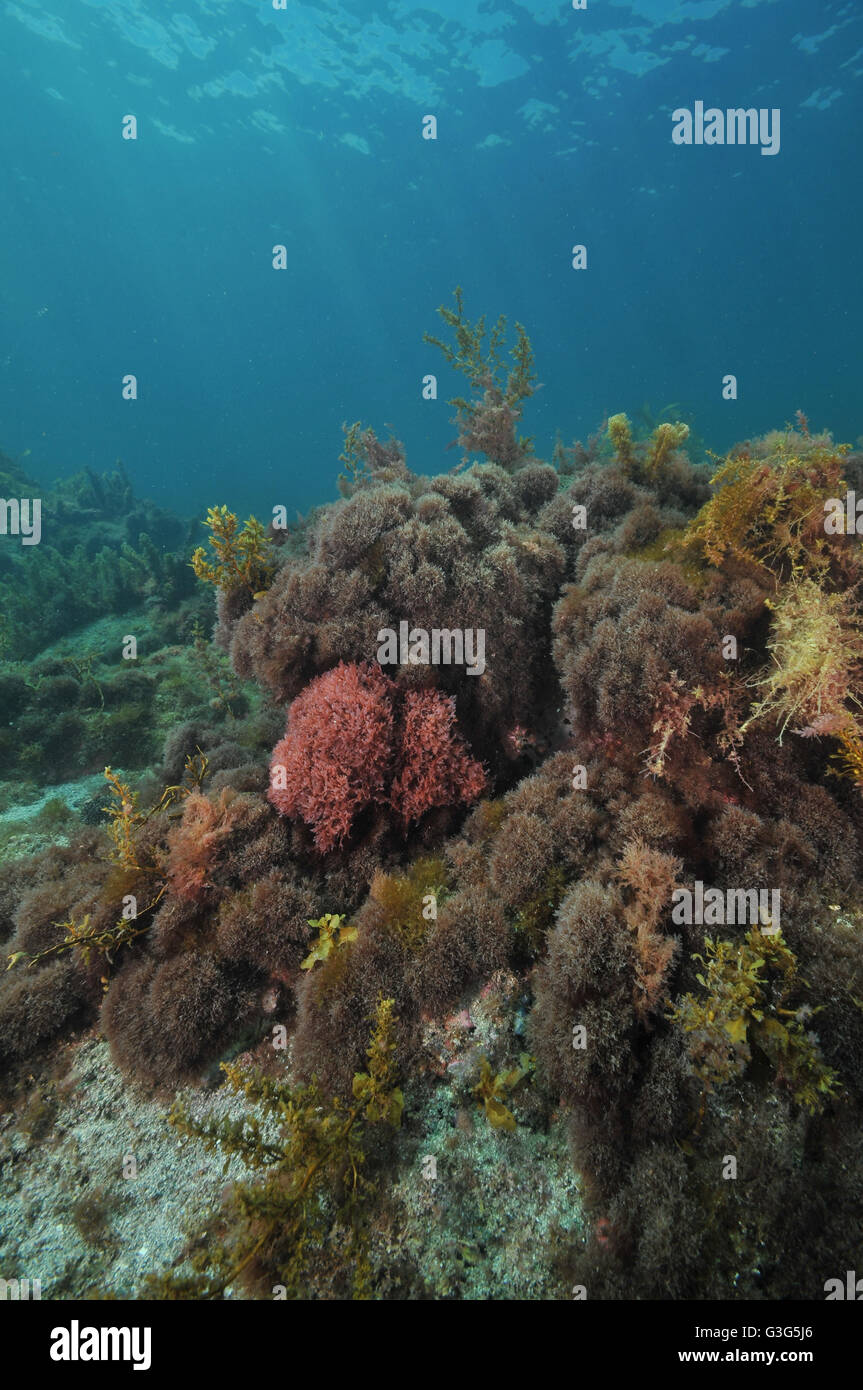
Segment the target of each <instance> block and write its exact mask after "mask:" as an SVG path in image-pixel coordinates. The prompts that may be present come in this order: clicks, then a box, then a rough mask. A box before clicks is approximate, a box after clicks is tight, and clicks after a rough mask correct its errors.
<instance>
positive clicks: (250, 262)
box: [0, 0, 863, 514]
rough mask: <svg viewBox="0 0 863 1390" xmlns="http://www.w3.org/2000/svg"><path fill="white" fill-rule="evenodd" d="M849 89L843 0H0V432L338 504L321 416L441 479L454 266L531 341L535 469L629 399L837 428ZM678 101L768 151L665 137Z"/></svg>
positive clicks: (844, 324) (45, 475) (729, 435)
mask: <svg viewBox="0 0 863 1390" xmlns="http://www.w3.org/2000/svg"><path fill="white" fill-rule="evenodd" d="M861 78H863V6H861V5H860V4H859V3H819V4H817V5H815V4H812V3H803V0H780V2H779V3H770V0H766V3H759V0H750V3H738V2H736V0H681V3H674V2H673V0H631V3H623V2H622V0H588V7H587V9H586V11H581V12H578V11H573V10H572V9H571V8H569V7H568V5H567V4H566V3H565V2H564V0H523V3H510V4H496V5H493V6H492V5H490V4H487V3H484V0H443V2H442V3H440V2H439V3H437V4H414V3H412V2H411V0H395V2H394V3H384V2H383V0H382V2H381V3H379V4H377V3H375V4H373V3H372V0H365V3H362V2H361V0H354V3H351V4H335V3H332V2H331V0H320V3H318V4H315V5H312V4H305V3H301V0H289V4H288V9H287V11H278V12H277V11H274V10H273V8H272V3H271V0H197V2H196V0H184V3H183V8H182V10H179V9H177V7H176V6H175V5H174V4H172V3H168V0H63V3H62V5H61V6H56V7H51V6H48V5H46V4H45V0H8V2H7V0H0V114H2V119H0V163H1V164H2V170H3V174H2V186H3V194H2V198H0V266H2V270H0V448H2V449H4V450H5V451H6V452H7V453H10V454H13V455H16V454H23V453H24V451H26V450H30V451H31V453H30V454H29V456H28V457H27V459H26V464H27V467H28V468H29V470H30V471H31V472H32V473H34V474H35V475H36V476H37V477H39V478H42V479H43V480H48V479H50V478H52V477H54V476H58V475H64V474H67V473H70V472H72V471H74V470H75V469H77V468H79V467H80V466H82V465H83V464H88V465H90V466H93V467H96V468H98V469H104V468H107V467H109V466H111V465H112V464H113V462H114V460H115V459H116V458H117V457H122V459H123V460H124V461H125V463H126V465H127V467H128V469H129V471H130V473H131V476H132V478H133V480H134V483H135V487H136V490H137V491H138V492H139V493H143V494H147V495H150V496H152V497H154V498H156V499H157V500H158V501H159V502H161V503H162V504H163V505H170V506H172V507H174V508H176V509H179V510H181V511H184V512H192V511H195V510H200V509H202V508H203V507H205V506H206V505H208V504H210V503H214V502H222V501H225V502H228V503H229V504H230V505H231V506H232V507H235V508H240V509H243V508H247V509H251V508H256V509H257V510H258V511H259V512H260V513H262V514H263V513H265V512H269V510H270V509H271V507H272V506H273V504H274V503H275V502H284V503H285V504H287V505H288V506H289V508H296V509H299V510H305V509H307V508H308V507H309V506H310V505H312V504H314V503H316V502H322V501H325V500H328V499H330V498H331V497H332V496H333V495H334V492H335V478H336V475H337V473H338V471H339V464H338V454H339V451H340V448H341V432H340V426H341V423H342V421H345V420H346V421H352V420H355V419H358V418H360V419H362V421H363V422H364V423H366V424H373V425H375V426H376V427H377V428H378V429H379V430H380V431H382V432H383V429H384V425H385V424H390V425H392V427H393V429H394V430H395V432H396V433H397V434H398V435H399V436H400V437H401V438H403V439H404V441H405V443H406V445H407V451H408V462H409V464H410V465H411V466H412V467H413V468H414V469H415V470H417V471H423V472H436V471H440V470H441V468H446V467H449V466H451V465H452V464H453V463H455V462H456V461H457V454H456V453H455V452H449V453H448V452H447V444H448V443H449V442H450V440H451V439H452V438H453V436H454V433H455V430H454V428H453V427H452V425H451V424H450V422H449V420H450V416H451V414H452V411H451V409H450V408H449V407H448V406H447V404H446V398H447V397H448V396H450V395H452V394H458V389H459V388H460V387H461V384H462V383H461V382H460V381H458V380H456V379H455V378H454V377H453V375H452V374H451V373H450V372H449V371H448V370H447V369H446V367H445V365H444V364H443V362H442V360H440V359H439V358H438V356H437V354H435V353H434V351H433V350H432V349H431V348H429V347H428V346H426V345H424V344H423V342H422V333H423V330H425V329H431V330H434V329H435V327H436V320H435V312H434V311H435V308H436V306H437V305H438V304H440V303H441V302H444V301H447V300H448V299H449V297H450V294H451V291H452V289H453V287H454V286H455V285H456V284H457V283H458V284H461V285H462V286H463V287H464V290H465V297H466V306H467V309H468V312H469V314H470V315H471V316H476V315H478V314H479V313H481V312H486V313H487V314H489V315H490V316H492V317H495V316H496V315H497V314H498V313H501V312H502V313H506V314H507V315H509V316H510V319H511V320H515V319H519V320H521V321H523V322H524V324H525V325H526V326H527V328H528V330H529V332H530V335H531V337H532V340H533V345H534V349H535V353H536V358H537V364H538V369H539V377H540V380H541V381H542V382H543V389H542V390H541V391H540V392H539V393H538V395H537V396H536V397H535V398H534V399H533V400H532V401H531V402H530V404H529V406H528V409H527V413H526V417H525V422H524V426H525V428H526V430H527V432H529V433H531V434H533V435H534V436H535V438H536V446H537V450H538V452H539V453H540V454H541V455H543V456H546V457H547V456H548V455H549V454H550V451H551V447H552V444H553V441H554V435H555V430H556V429H557V428H560V430H561V432H562V434H563V437H564V440H565V442H567V443H569V442H570V441H571V439H572V437H573V436H577V435H578V436H585V435H586V434H587V433H588V432H590V431H591V430H592V429H594V428H595V427H596V426H597V425H598V424H599V423H600V421H601V420H602V418H603V417H604V416H605V415H606V414H608V413H610V412H615V411H618V410H627V411H629V412H631V413H634V412H635V411H637V410H638V408H639V407H640V406H641V405H642V403H644V402H649V403H650V404H651V405H652V406H653V407H654V408H655V409H659V408H661V407H662V406H664V405H666V404H667V403H668V402H671V401H674V402H680V403H681V405H682V406H683V407H684V408H685V410H686V411H687V412H688V413H689V414H690V415H691V416H692V417H693V418H694V421H695V423H696V425H697V427H698V429H699V430H700V432H701V433H702V435H704V436H705V437H706V439H707V442H708V443H709V444H710V445H711V446H713V447H715V448H723V447H726V446H728V445H730V444H731V443H732V442H733V441H734V440H736V439H739V438H742V437H744V436H746V435H748V434H751V433H755V432H763V431H764V430H766V429H768V428H772V427H775V426H779V425H781V424H783V423H784V422H785V421H787V420H789V419H790V418H791V417H792V416H793V413H794V411H795V410H796V409H798V408H801V409H803V410H804V411H806V413H807V414H808V415H809V418H810V421H811V422H812V424H813V425H816V426H827V427H829V428H831V429H832V430H833V431H834V434H835V435H836V436H837V437H838V438H841V439H848V440H854V439H856V438H857V437H858V436H859V434H860V432H861V429H863V424H861V413H860V401H859V387H860V377H861V372H860V346H859V345H860V324H861V308H863V302H861V299H863V295H861V279H860V275H859V272H858V267H857V261H856V257H857V255H858V250H856V249H855V248H859V240H860V232H859V228H860V225H861V181H860V159H859V132H860V130H861V114H863V112H861V93H863V83H861ZM698 100H703V101H704V102H705V105H706V106H710V105H716V106H718V107H721V108H725V107H729V106H731V107H736V106H747V107H748V106H755V107H759V108H760V107H766V108H771V109H772V108H774V107H778V108H779V109H780V111H781V149H780V152H779V153H778V154H777V155H775V156H772V157H770V156H764V155H762V154H761V153H760V150H759V148H757V147H749V146H743V147H740V146H735V147H729V146H721V147H707V146H701V147H697V146H693V147H689V148H685V147H678V146H675V145H673V144H672V141H671V127H672V121H671V113H672V111H673V110H674V109H675V108H678V107H681V106H687V107H690V108H691V107H693V105H694V103H695V102H696V101H698ZM127 114H133V115H135V116H136V118H137V121H138V139H137V141H135V142H132V141H127V140H123V139H122V138H121V122H122V118H123V117H124V116H125V115H127ZM427 114H433V115H435V116H436V117H437V121H438V139H437V140H436V141H426V140H423V139H422V138H421V120H422V117H423V116H425V115H427ZM277 243H283V244H284V245H285V246H286V247H287V251H288V269H287V270H285V271H283V272H276V271H274V270H273V269H272V248H273V246H274V245H275V244H277ZM575 243H584V244H585V245H586V246H587V248H588V268H587V270H585V271H574V270H573V269H572V268H571V266H570V248H571V247H572V245H573V244H575ZM430 371H432V372H436V373H438V375H439V379H440V396H439V399H438V400H437V401H433V402H432V401H424V400H423V399H422V398H421V389H420V383H421V378H422V376H423V374H424V373H426V372H430ZM128 372H132V373H135V375H136V376H137V378H138V382H139V399H138V400H137V401H136V402H125V401H123V400H122V399H121V379H122V377H123V376H124V374H126V373H128ZM727 372H732V373H734V374H736V375H737V377H738V381H739V399H738V400H737V401H735V402H726V401H723V400H722V398H721V379H722V377H723V375H724V374H725V373H727Z"/></svg>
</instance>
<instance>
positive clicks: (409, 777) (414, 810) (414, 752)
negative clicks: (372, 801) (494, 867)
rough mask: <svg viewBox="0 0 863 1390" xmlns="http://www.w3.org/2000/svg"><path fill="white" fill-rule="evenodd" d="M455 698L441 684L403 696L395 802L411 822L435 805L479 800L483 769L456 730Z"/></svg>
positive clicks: (481, 789) (482, 783)
mask: <svg viewBox="0 0 863 1390" xmlns="http://www.w3.org/2000/svg"><path fill="white" fill-rule="evenodd" d="M454 723H455V699H454V698H453V696H452V695H441V694H440V693H439V692H438V691H437V690H410V691H408V693H407V695H406V696H405V702H404V716H403V723H402V728H401V750H400V757H399V770H398V772H397V774H396V777H395V780H394V782H393V786H392V794H391V802H392V805H393V808H394V809H395V810H396V811H397V812H398V814H399V815H400V816H401V817H402V820H403V821H404V824H405V827H407V826H408V825H409V824H410V822H411V821H414V820H419V818H420V816H421V815H422V814H423V812H425V811H428V810H430V809H431V808H432V807H433V806H451V805H453V804H454V803H455V802H471V801H476V799H477V797H479V796H481V794H482V792H483V790H484V789H485V780H486V779H485V773H484V772H483V769H482V767H481V765H480V764H479V763H478V762H477V761H476V759H475V758H472V757H471V756H470V754H469V753H468V751H467V749H466V747H465V745H464V743H463V741H462V739H461V738H460V737H459V735H458V733H457V732H455V731H454V730H453V724H454Z"/></svg>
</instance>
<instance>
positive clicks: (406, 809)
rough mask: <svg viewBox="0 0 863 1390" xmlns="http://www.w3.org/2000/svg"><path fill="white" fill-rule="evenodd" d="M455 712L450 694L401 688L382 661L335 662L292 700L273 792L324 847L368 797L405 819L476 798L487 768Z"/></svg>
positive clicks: (337, 839)
mask: <svg viewBox="0 0 863 1390" xmlns="http://www.w3.org/2000/svg"><path fill="white" fill-rule="evenodd" d="M454 721H455V701H454V700H453V699H452V697H447V696H444V695H441V694H440V693H439V692H437V691H433V690H423V691H409V692H408V693H407V695H404V696H403V695H402V692H401V690H400V689H399V687H398V685H397V684H396V682H395V681H393V680H390V678H389V677H388V676H385V675H384V674H383V672H382V671H381V669H380V667H379V666H376V665H374V664H373V663H370V662H365V663H363V664H361V665H356V664H351V665H348V664H346V663H344V662H341V663H340V664H339V665H338V666H336V667H334V669H333V670H331V671H327V672H325V673H324V675H322V676H318V677H316V679H315V680H313V681H311V682H310V684H309V685H308V686H306V688H305V690H303V691H302V692H301V694H300V695H298V696H297V698H296V700H294V702H293V704H292V705H291V708H290V711H289V714H288V725H287V729H286V730H285V736H284V738H283V739H281V740H280V741H279V743H277V744H276V747H275V749H274V750H273V757H272V761H271V764H270V790H269V793H268V796H269V800H270V801H271V802H272V804H273V805H274V806H275V807H276V810H277V811H278V812H279V813H280V814H281V815H283V816H289V817H291V818H292V819H295V820H296V819H300V820H303V821H304V822H305V823H306V825H308V826H309V827H310V828H311V830H312V832H313V835H314V840H315V845H316V847H317V848H318V849H319V850H320V851H321V852H322V853H327V852H328V851H329V850H332V849H335V848H336V847H338V846H340V845H341V844H342V843H343V842H344V840H345V839H346V837H347V836H348V834H349V833H350V830H351V827H352V825H353V822H354V819H355V817H356V815H357V814H358V813H359V812H360V811H361V810H363V809H364V808H365V807H366V806H369V805H380V806H388V807H390V808H391V809H393V810H394V811H395V812H396V814H397V815H399V816H400V817H401V820H402V823H403V827H404V828H405V829H407V826H408V825H409V824H410V822H411V821H415V820H418V819H419V818H420V816H422V815H423V813H424V812H425V811H427V810H429V809H431V808H432V807H436V806H447V805H454V804H457V803H464V802H470V801H473V800H475V799H476V798H477V797H478V796H479V795H480V793H481V792H482V790H483V789H484V787H485V781H486V779H485V773H484V772H483V769H482V767H481V765H480V764H479V763H478V762H477V761H476V760H475V759H473V758H471V757H470V755H469V753H468V752H467V749H466V748H465V745H464V742H463V740H462V739H461V737H460V735H459V734H458V732H457V731H456V730H455V729H454V728H453V724H454Z"/></svg>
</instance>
